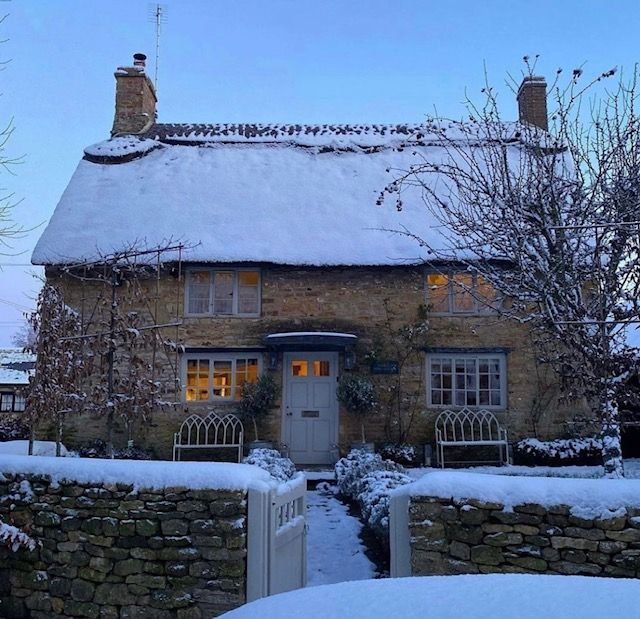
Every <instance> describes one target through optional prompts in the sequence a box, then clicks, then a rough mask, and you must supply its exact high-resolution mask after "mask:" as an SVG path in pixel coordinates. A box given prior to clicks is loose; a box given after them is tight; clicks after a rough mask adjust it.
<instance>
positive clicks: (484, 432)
mask: <svg viewBox="0 0 640 619" xmlns="http://www.w3.org/2000/svg"><path fill="white" fill-rule="evenodd" d="M485 446H486V447H492V446H495V447H497V448H498V454H499V462H500V464H503V463H505V462H508V461H509V452H508V448H509V444H508V441H507V431H506V430H505V429H504V428H502V427H501V426H500V424H499V423H498V420H497V418H496V416H495V415H494V414H493V413H492V412H491V411H487V410H471V409H469V408H463V409H461V410H456V411H451V410H446V411H443V412H442V413H440V414H439V415H438V417H437V418H436V453H437V457H438V463H439V464H440V466H441V467H442V468H444V463H445V459H444V450H445V447H485ZM479 462H493V460H489V461H484V460H483V461H477V460H476V461H473V462H469V461H464V460H458V461H449V464H463V463H467V464H478V463H479Z"/></svg>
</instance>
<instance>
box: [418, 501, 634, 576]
mask: <svg viewBox="0 0 640 619" xmlns="http://www.w3.org/2000/svg"><path fill="white" fill-rule="evenodd" d="M409 529H410V546H411V573H412V574H413V575H414V576H424V575H432V574H477V573H482V574H488V573H546V574H581V575H589V576H619V577H624V578H640V508H627V509H626V510H625V511H624V513H620V514H618V515H615V516H613V517H610V518H606V519H598V518H596V519H591V518H581V517H579V516H576V515H572V514H571V512H570V507H568V506H566V505H558V506H554V507H543V506H542V505H537V504H534V503H529V504H523V505H516V506H515V507H514V509H513V511H505V509H504V506H503V505H502V504H500V503H491V502H484V501H478V500H474V499H465V500H460V501H459V500H454V499H443V498H434V497H427V496H413V497H411V501H410V504H409Z"/></svg>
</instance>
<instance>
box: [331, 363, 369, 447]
mask: <svg viewBox="0 0 640 619" xmlns="http://www.w3.org/2000/svg"><path fill="white" fill-rule="evenodd" d="M337 396H338V402H340V404H342V406H344V407H345V408H346V409H347V411H348V412H350V413H353V414H354V415H356V416H357V417H359V418H360V430H361V432H362V442H361V443H355V444H354V445H352V448H355V449H364V450H366V451H371V452H373V443H367V439H366V437H365V432H364V422H365V419H366V417H368V416H370V415H372V414H373V413H374V412H375V411H376V409H377V406H378V400H377V398H376V388H375V385H374V384H373V383H372V382H371V380H370V379H368V378H367V377H365V376H357V375H350V376H344V377H342V378H341V379H340V382H339V383H338V390H337Z"/></svg>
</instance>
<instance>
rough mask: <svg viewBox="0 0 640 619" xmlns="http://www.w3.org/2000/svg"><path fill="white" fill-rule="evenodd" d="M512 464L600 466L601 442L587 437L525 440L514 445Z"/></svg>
mask: <svg viewBox="0 0 640 619" xmlns="http://www.w3.org/2000/svg"><path fill="white" fill-rule="evenodd" d="M513 462H514V464H523V465H526V466H567V465H570V464H576V465H593V464H602V441H601V440H600V439H599V438H589V437H587V438H569V439H557V440H555V441H539V440H538V439H536V438H525V439H523V440H521V441H519V442H517V443H516V444H515V445H514V447H513Z"/></svg>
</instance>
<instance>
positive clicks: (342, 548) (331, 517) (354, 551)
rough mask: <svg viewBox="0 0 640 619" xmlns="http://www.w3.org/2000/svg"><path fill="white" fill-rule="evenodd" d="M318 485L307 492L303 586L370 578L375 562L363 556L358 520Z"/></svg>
mask: <svg viewBox="0 0 640 619" xmlns="http://www.w3.org/2000/svg"><path fill="white" fill-rule="evenodd" d="M333 488H334V487H333V486H329V485H328V484H319V485H318V488H317V489H316V490H309V491H308V492H307V526H308V527H309V529H308V535H307V586H309V587H312V586H314V585H326V584H331V583H337V582H344V581H346V580H364V579H366V578H374V576H375V575H376V569H375V565H374V564H373V563H372V562H371V561H369V559H368V558H367V556H366V555H365V548H364V545H363V544H362V542H361V541H360V537H359V533H360V531H361V530H362V523H361V522H360V521H359V520H358V519H357V518H354V517H353V516H351V515H349V512H348V508H347V506H346V505H344V504H343V503H341V502H340V501H339V500H338V499H337V498H336V497H335V495H334V494H333V492H332V489H333Z"/></svg>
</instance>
